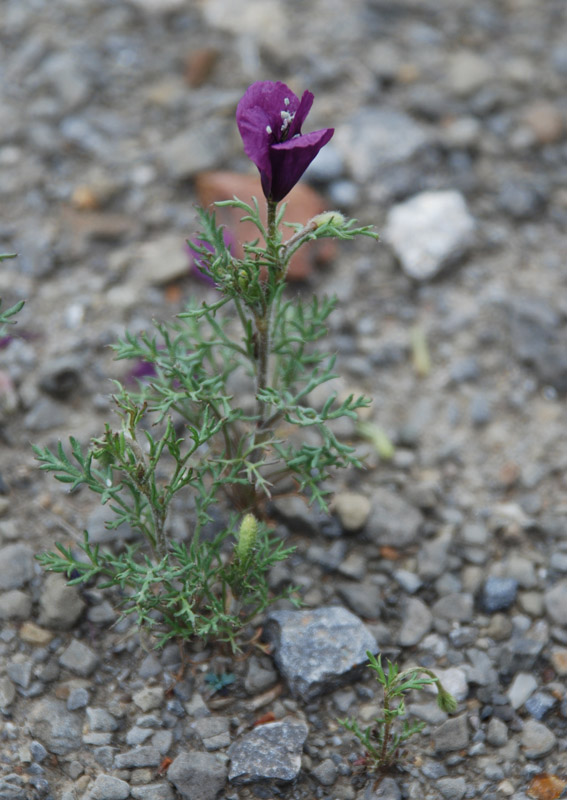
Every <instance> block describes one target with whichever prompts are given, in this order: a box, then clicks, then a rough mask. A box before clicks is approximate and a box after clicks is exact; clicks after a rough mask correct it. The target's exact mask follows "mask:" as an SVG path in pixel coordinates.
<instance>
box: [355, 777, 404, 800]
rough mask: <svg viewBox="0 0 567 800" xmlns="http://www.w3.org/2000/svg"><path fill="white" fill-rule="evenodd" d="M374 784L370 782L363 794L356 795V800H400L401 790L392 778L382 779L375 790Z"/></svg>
mask: <svg viewBox="0 0 567 800" xmlns="http://www.w3.org/2000/svg"><path fill="white" fill-rule="evenodd" d="M374 783H375V782H374V781H370V783H369V784H368V786H367V787H366V789H365V790H364V792H362V793H361V794H360V795H357V800H358V798H360V800H401V798H402V792H401V789H400V787H399V786H398V784H397V783H396V781H395V780H394V779H393V778H388V777H386V778H383V779H382V780H381V781H380V783H379V784H378V786H376V788H374Z"/></svg>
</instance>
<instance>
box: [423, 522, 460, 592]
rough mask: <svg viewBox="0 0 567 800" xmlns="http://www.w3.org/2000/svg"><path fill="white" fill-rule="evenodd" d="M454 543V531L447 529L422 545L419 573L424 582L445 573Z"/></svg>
mask: <svg viewBox="0 0 567 800" xmlns="http://www.w3.org/2000/svg"><path fill="white" fill-rule="evenodd" d="M452 541H453V535H452V531H451V529H450V528H449V527H447V528H445V529H444V530H442V531H441V532H440V533H439V534H438V535H437V536H435V537H434V538H433V539H430V540H429V541H426V542H424V543H423V544H422V546H421V547H420V548H419V553H418V556H417V571H418V573H419V577H420V578H421V579H422V580H424V581H430V580H433V579H434V578H438V577H439V576H440V575H443V573H445V571H446V569H447V558H448V556H449V547H450V546H451V543H452Z"/></svg>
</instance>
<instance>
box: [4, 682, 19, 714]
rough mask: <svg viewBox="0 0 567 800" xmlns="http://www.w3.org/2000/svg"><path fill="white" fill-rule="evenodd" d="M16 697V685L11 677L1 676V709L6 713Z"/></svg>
mask: <svg viewBox="0 0 567 800" xmlns="http://www.w3.org/2000/svg"><path fill="white" fill-rule="evenodd" d="M15 699H16V687H15V685H14V684H13V683H12V681H11V680H10V678H8V677H6V676H5V675H2V676H1V677H0V711H2V713H6V712H7V711H8V709H9V708H10V706H11V705H12V703H13V702H14V700H15Z"/></svg>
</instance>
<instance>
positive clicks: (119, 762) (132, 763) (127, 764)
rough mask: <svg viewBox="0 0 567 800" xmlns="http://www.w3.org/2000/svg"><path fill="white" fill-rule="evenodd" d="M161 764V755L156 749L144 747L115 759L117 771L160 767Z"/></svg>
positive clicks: (118, 755)
mask: <svg viewBox="0 0 567 800" xmlns="http://www.w3.org/2000/svg"><path fill="white" fill-rule="evenodd" d="M160 764H161V753H160V752H159V750H158V749H157V748H156V747H152V746H151V745H142V746H141V747H135V748H134V749H133V750H128V751H127V752H126V753H118V754H117V755H116V756H115V758H114V768H115V769H139V768H140V767H158V766H159V765H160Z"/></svg>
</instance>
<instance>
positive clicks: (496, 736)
mask: <svg viewBox="0 0 567 800" xmlns="http://www.w3.org/2000/svg"><path fill="white" fill-rule="evenodd" d="M486 741H487V742H488V744H490V745H492V747H504V745H505V744H506V743H507V742H508V726H507V725H506V723H505V722H504V721H503V720H501V719H498V717H492V719H491V720H490V722H489V723H488V728H487V731H486Z"/></svg>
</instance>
